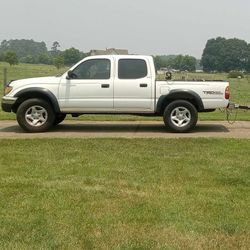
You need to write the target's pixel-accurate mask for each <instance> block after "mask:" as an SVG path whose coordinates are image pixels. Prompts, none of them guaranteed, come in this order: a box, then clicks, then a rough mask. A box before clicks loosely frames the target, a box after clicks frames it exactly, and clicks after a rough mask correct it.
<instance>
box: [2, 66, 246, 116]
mask: <svg viewBox="0 0 250 250" xmlns="http://www.w3.org/2000/svg"><path fill="white" fill-rule="evenodd" d="M5 67H6V68H7V69H8V80H11V79H22V78H29V77H39V76H51V75H57V74H59V73H62V72H64V71H66V68H63V69H60V70H57V69H56V68H55V67H54V66H51V65H36V64H34V65H32V64H19V65H15V66H8V64H6V63H0V83H3V69H4V68H5ZM173 77H174V78H175V79H181V78H182V77H185V79H187V80H193V79H207V80H227V81H230V84H231V100H232V101H234V102H236V103H240V104H242V105H246V104H248V105H250V76H249V75H247V76H246V77H245V78H243V79H228V78H227V74H204V73H188V74H187V73H185V74H180V73H176V74H174V75H173ZM2 92H3V87H0V96H2ZM233 117H234V115H233ZM225 118H226V114H225V113H223V112H220V111H216V112H213V113H206V114H200V115H199V119H200V120H225ZM8 119H11V120H12V119H15V114H10V113H5V112H2V110H1V108H0V120H8ZM77 119H82V120H94V121H98V120H101V121H103V120H109V121H112V120H124V121H136V120H162V118H155V117H138V116H131V115H119V116H116V115H84V116H81V117H79V118H77ZM237 119H238V120H250V111H239V112H238V115H237Z"/></svg>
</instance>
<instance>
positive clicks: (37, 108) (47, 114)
mask: <svg viewBox="0 0 250 250" xmlns="http://www.w3.org/2000/svg"><path fill="white" fill-rule="evenodd" d="M16 117H17V122H18V123H19V125H20V127H22V128H23V129H24V130H25V131H27V132H33V133H34V132H45V131H47V130H48V129H49V128H50V127H51V126H52V125H53V123H54V121H55V113H54V111H53V109H52V107H51V105H50V104H49V103H48V102H47V101H45V100H43V99H38V98H32V99H28V100H26V101H24V102H23V103H21V104H20V106H19V107H18V109H17V113H16Z"/></svg>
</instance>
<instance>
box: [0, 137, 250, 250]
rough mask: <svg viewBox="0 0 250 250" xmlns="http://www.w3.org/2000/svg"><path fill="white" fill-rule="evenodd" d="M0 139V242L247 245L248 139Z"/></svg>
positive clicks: (16, 245)
mask: <svg viewBox="0 0 250 250" xmlns="http://www.w3.org/2000/svg"><path fill="white" fill-rule="evenodd" d="M0 143H1V150H0V178H1V181H0V188H1V192H0V225H1V227H0V249H249V246H250V215H249V207H250V188H249V187H250V181H249V180H250V163H249V160H250V157H249V151H250V141H249V140H233V139H223V140H219V139H171V140H165V139H84V140H78V139H74V140H70V139H51V140H49V139H43V140H39V139H36V140H1V141H0Z"/></svg>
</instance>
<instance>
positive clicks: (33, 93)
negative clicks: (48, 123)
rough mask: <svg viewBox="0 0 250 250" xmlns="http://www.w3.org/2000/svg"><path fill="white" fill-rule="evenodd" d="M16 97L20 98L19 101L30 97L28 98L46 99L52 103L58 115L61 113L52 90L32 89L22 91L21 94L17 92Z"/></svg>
mask: <svg viewBox="0 0 250 250" xmlns="http://www.w3.org/2000/svg"><path fill="white" fill-rule="evenodd" d="M14 97H18V99H19V98H22V97H28V98H35V97H45V98H47V99H48V100H49V101H50V102H51V104H52V108H53V109H54V111H55V112H56V113H60V112H61V111H60V107H59V103H58V100H57V98H56V96H55V95H54V94H53V93H52V92H51V91H50V90H48V89H45V88H36V87H31V88H26V89H22V90H20V91H19V92H17V93H16V94H15V95H14Z"/></svg>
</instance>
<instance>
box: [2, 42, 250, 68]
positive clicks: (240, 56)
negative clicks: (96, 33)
mask: <svg viewBox="0 0 250 250" xmlns="http://www.w3.org/2000/svg"><path fill="white" fill-rule="evenodd" d="M89 54H90V53H89V52H82V51H80V50H78V49H76V48H73V47H72V48H69V49H66V50H64V51H62V50H60V44H59V42H58V41H55V42H53V44H52V46H51V48H50V49H47V46H46V44H45V43H44V42H36V41H34V40H32V39H31V40H27V39H19V40H18V39H15V40H13V39H12V40H3V41H2V42H1V44H0V61H6V62H8V63H9V64H10V65H13V64H18V63H19V62H20V63H31V64H38V63H39V64H51V65H53V64H54V65H55V66H56V67H57V68H60V67H63V66H64V65H66V66H70V65H73V64H75V63H76V62H78V61H79V60H81V59H82V58H84V57H86V56H88V55H89ZM154 60H155V65H156V68H157V69H160V68H167V69H169V70H179V71H195V70H196V69H203V70H204V71H206V72H230V71H234V70H237V71H242V72H250V44H248V43H247V42H246V41H244V40H240V39H237V38H233V39H226V38H223V37H217V38H213V39H209V40H208V41H207V43H206V45H205V48H204V50H203V54H202V57H201V60H198V59H196V58H195V57H193V56H190V55H168V56H166V55H157V56H154Z"/></svg>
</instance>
